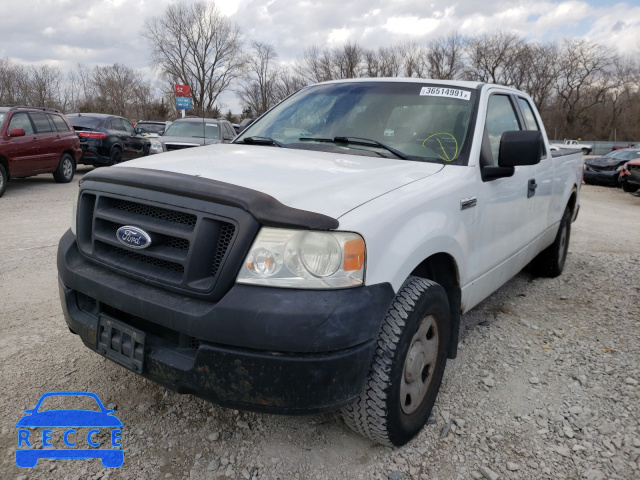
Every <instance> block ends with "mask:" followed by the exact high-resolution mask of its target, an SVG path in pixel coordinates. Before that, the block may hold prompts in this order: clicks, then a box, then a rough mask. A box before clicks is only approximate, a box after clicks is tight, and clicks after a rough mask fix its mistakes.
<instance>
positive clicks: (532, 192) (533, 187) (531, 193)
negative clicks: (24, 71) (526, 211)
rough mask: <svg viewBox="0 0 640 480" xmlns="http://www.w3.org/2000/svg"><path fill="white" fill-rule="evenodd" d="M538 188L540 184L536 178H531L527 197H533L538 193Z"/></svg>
mask: <svg viewBox="0 0 640 480" xmlns="http://www.w3.org/2000/svg"><path fill="white" fill-rule="evenodd" d="M536 188H538V184H537V183H536V179H535V178H532V179H531V180H529V186H528V188H527V198H531V197H533V196H534V195H535V194H536Z"/></svg>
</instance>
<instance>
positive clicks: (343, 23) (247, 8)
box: [0, 0, 640, 75]
mask: <svg viewBox="0 0 640 480" xmlns="http://www.w3.org/2000/svg"><path fill="white" fill-rule="evenodd" d="M170 1H171V0H153V1H151V0H103V1H100V2H95V1H93V2H92V1H86V0H29V1H28V2H21V3H17V4H16V3H15V2H8V1H5V2H0V29H1V31H2V35H3V41H2V43H0V57H4V56H8V57H11V58H13V59H14V60H15V61H19V62H22V63H25V64H38V63H43V62H49V63H52V64H55V65H58V66H60V68H63V69H64V68H66V69H71V68H73V67H74V66H75V64H76V63H83V64H85V65H87V66H90V67H91V66H94V65H113V64H114V63H116V62H118V63H122V64H124V65H126V66H128V67H130V68H134V69H136V70H141V71H144V72H146V73H147V74H148V75H152V70H151V68H150V67H149V59H150V51H149V47H148V45H147V44H146V42H145V41H144V40H143V39H142V38H141V36H140V30H141V28H142V26H143V23H144V20H145V18H147V17H149V16H154V15H161V14H162V13H163V11H164V9H165V8H166V6H167V5H168V4H169V3H170ZM183 1H187V2H188V3H192V2H194V1H196V0H183ZM615 1H616V0H614V2H615ZM636 2H637V0H633V2H632V1H628V2H626V3H625V2H617V3H611V4H608V5H606V4H605V2H603V1H602V0H542V1H541V2H531V1H530V0H496V1H491V2H478V1H477V0H426V2H425V0H384V1H382V0H351V1H348V2H345V1H344V0H323V1H320V0H297V1H296V0H218V3H217V5H218V7H219V8H220V9H221V11H222V12H223V13H224V14H225V15H228V16H229V18H230V19H232V20H233V21H235V22H237V23H238V24H239V25H240V27H241V29H242V31H243V32H244V34H245V36H246V38H247V39H249V40H258V41H262V42H268V43H271V44H273V46H274V47H275V49H276V51H277V52H278V55H279V57H280V60H281V61H282V62H283V63H290V62H292V61H293V60H295V59H296V58H301V57H302V55H303V52H304V49H305V48H306V47H310V46H312V45H316V46H318V47H319V48H325V47H338V46H340V45H341V44H344V43H345V42H348V41H351V42H358V43H359V44H361V45H363V46H364V47H367V48H378V47H381V46H389V45H393V44H398V43H402V42H405V41H415V42H418V43H426V42H428V41H430V40H432V39H434V38H437V37H442V36H446V35H448V34H450V33H451V32H453V31H457V32H459V33H460V34H462V35H469V36H472V35H477V34H483V33H490V32H494V31H496V30H503V31H511V32H514V33H517V34H519V35H522V36H523V37H525V38H527V39H529V40H533V41H549V40H551V41H560V40H562V39H563V38H565V37H579V38H585V39H588V40H592V41H595V42H598V43H601V44H603V45H605V46H607V47H608V48H610V49H611V51H612V52H620V53H634V54H637V52H638V49H639V48H640V6H637V4H636Z"/></svg>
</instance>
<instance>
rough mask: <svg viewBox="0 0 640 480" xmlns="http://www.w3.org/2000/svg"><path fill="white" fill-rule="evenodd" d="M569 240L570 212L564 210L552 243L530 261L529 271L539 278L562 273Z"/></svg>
mask: <svg viewBox="0 0 640 480" xmlns="http://www.w3.org/2000/svg"><path fill="white" fill-rule="evenodd" d="M570 238H571V210H569V208H566V209H565V211H564V214H563V215H562V220H560V226H559V227H558V233H557V234H556V238H555V240H554V241H553V243H552V244H551V245H550V246H548V247H547V248H546V249H545V250H543V251H542V252H540V253H539V254H538V256H537V257H536V258H534V259H533V260H532V261H531V264H530V270H531V273H533V274H534V275H538V276H540V277H551V278H553V277H557V276H558V275H560V274H561V273H562V270H563V269H564V264H565V262H566V260H567V252H568V251H569V239H570Z"/></svg>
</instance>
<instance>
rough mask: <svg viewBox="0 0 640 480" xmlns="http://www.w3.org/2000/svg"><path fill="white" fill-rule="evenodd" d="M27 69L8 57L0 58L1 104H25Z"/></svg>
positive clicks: (27, 84)
mask: <svg viewBox="0 0 640 480" xmlns="http://www.w3.org/2000/svg"><path fill="white" fill-rule="evenodd" d="M28 90H29V71H28V69H27V68H25V67H23V66H22V65H18V64H16V63H14V62H13V61H12V60H11V59H10V58H8V57H5V58H0V102H1V103H2V104H3V105H15V104H21V105H24V104H27V103H28Z"/></svg>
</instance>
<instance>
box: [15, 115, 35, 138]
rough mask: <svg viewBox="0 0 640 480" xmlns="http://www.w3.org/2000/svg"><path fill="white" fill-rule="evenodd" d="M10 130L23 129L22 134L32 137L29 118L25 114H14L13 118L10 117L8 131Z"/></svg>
mask: <svg viewBox="0 0 640 480" xmlns="http://www.w3.org/2000/svg"><path fill="white" fill-rule="evenodd" d="M12 128H22V129H24V133H25V134H27V135H33V133H34V132H33V126H32V125H31V120H29V116H28V115H27V114H26V113H16V114H15V115H14V116H13V117H11V121H10V122H9V130H11V129H12Z"/></svg>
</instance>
